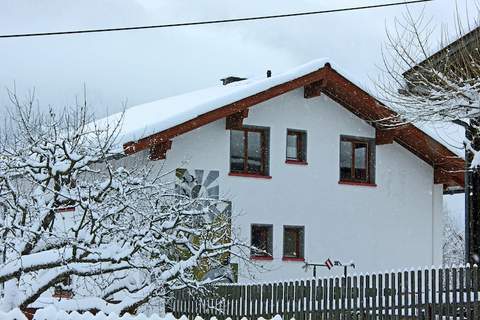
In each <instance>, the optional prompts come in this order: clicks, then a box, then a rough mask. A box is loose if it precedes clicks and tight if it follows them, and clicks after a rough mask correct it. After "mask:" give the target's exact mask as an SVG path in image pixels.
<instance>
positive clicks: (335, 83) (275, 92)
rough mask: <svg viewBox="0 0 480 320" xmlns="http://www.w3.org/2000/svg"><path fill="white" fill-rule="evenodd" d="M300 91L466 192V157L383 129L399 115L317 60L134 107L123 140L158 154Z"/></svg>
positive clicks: (410, 130)
mask: <svg viewBox="0 0 480 320" xmlns="http://www.w3.org/2000/svg"><path fill="white" fill-rule="evenodd" d="M298 88H305V97H306V98H310V97H314V96H318V95H320V94H325V95H327V96H328V97H330V98H331V99H333V100H335V101H337V102H338V103H339V104H341V105H342V106H343V107H345V108H346V109H348V110H349V111H350V112H352V113H354V114H355V115H357V116H358V117H360V118H361V119H363V120H365V121H367V122H369V123H370V124H371V125H372V126H374V127H375V128H376V129H377V130H376V134H377V144H383V143H391V142H393V141H395V142H397V143H398V144H400V145H402V146H403V147H405V148H406V149H407V150H409V151H411V152H412V153H414V154H415V155H417V156H418V157H419V158H420V159H422V160H424V161H426V162H427V163H428V164H430V165H431V166H432V167H433V168H434V170H435V182H436V183H443V184H444V185H446V186H452V187H463V185H464V174H463V170H464V161H463V159H462V158H461V157H459V156H458V155H456V154H455V153H454V152H452V151H451V150H449V149H448V148H447V147H446V146H444V145H443V144H442V143H440V142H438V141H437V140H435V139H433V138H432V137H431V136H430V135H428V134H426V133H425V132H423V131H422V130H420V129H419V128H417V127H415V126H414V125H412V124H406V125H403V126H401V127H398V128H394V129H387V128H385V127H384V126H381V125H380V120H384V119H387V118H392V117H396V115H397V114H396V113H395V112H394V111H392V110H390V109H388V108H387V107H386V106H385V105H383V104H382V103H381V102H380V101H378V100H376V99H375V98H374V97H373V96H372V95H370V94H369V93H367V92H366V91H365V90H363V89H362V88H360V86H358V85H356V84H354V83H353V82H352V81H351V80H350V79H347V78H345V77H344V76H343V75H342V74H340V73H339V72H338V71H336V70H335V69H334V68H332V66H331V64H330V63H328V60H327V59H319V60H314V61H312V62H309V63H307V64H304V65H301V66H299V67H297V68H294V69H292V70H290V71H288V72H285V73H281V74H277V75H273V76H271V77H268V78H267V77H263V78H254V79H247V80H243V81H237V82H233V83H230V84H228V85H219V86H215V87H211V88H208V89H204V90H198V91H194V92H190V93H187V94H183V95H179V96H174V97H170V98H166V99H161V100H158V101H154V102H151V103H146V104H142V105H139V106H134V107H132V108H129V109H127V110H126V111H125V113H124V119H123V125H122V127H121V129H120V132H119V137H118V138H119V139H120V141H121V143H123V147H124V152H125V153H126V154H132V153H135V152H138V151H141V150H144V149H151V150H152V148H156V146H159V145H162V144H170V143H171V139H172V138H174V137H176V136H178V135H181V134H183V133H186V132H189V131H191V130H193V129H196V128H199V127H201V126H203V125H206V124H208V123H211V122H213V121H216V120H220V119H223V118H227V117H230V116H234V115H238V114H239V113H242V112H244V111H246V110H248V108H250V107H252V106H254V105H257V104H259V103H261V102H263V101H266V100H269V99H271V98H274V97H276V96H279V95H281V94H284V93H286V92H289V91H291V90H294V89H298ZM121 116H122V114H115V115H112V116H110V117H107V118H104V119H101V120H98V121H97V125H100V126H105V125H107V124H112V123H114V122H116V121H118V120H119V119H120V118H121ZM244 116H245V115H244ZM167 149H168V147H167ZM164 150H165V149H164Z"/></svg>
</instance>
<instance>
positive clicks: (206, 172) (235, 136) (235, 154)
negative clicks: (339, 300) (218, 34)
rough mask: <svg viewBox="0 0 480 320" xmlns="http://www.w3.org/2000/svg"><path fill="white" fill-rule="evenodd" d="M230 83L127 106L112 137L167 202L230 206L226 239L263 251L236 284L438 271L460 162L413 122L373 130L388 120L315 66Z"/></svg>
mask: <svg viewBox="0 0 480 320" xmlns="http://www.w3.org/2000/svg"><path fill="white" fill-rule="evenodd" d="M226 79H228V78H226ZM230 79H231V80H232V79H233V82H230V81H225V79H224V82H227V83H226V84H225V85H221V84H219V85H218V86H215V87H212V88H208V89H204V90H200V91H195V92H191V93H186V94H183V95H179V96H175V97H171V98H166V99H162V100H159V101H154V102H151V103H147V104H143V105H139V106H135V107H132V108H129V109H127V110H126V112H125V113H124V124H123V127H122V129H121V132H120V133H119V139H120V140H121V141H122V143H123V148H124V153H125V155H126V156H127V157H126V159H132V160H134V161H137V160H146V159H149V161H152V163H153V164H154V166H158V168H162V170H164V172H169V171H170V170H172V172H175V173H176V178H175V179H176V181H177V182H176V187H177V190H178V191H181V192H189V193H191V194H195V195H198V194H204V195H208V196H211V197H219V198H220V199H225V200H229V201H231V203H232V212H233V217H234V219H233V229H234V231H236V232H238V236H239V237H240V238H241V239H243V240H245V241H246V242H248V243H251V244H252V245H254V246H257V247H259V248H262V249H264V250H265V251H267V252H268V253H269V254H261V255H259V254H254V253H252V255H251V257H250V259H251V260H252V261H254V262H256V263H257V264H258V265H260V266H262V267H263V268H261V269H259V268H255V267H252V266H250V265H249V264H247V263H244V262H242V261H235V259H234V258H232V262H237V263H239V265H238V268H239V271H238V276H239V281H241V282H245V281H250V279H252V278H254V279H257V280H264V281H268V280H278V279H292V278H298V277H305V276H306V275H311V270H309V271H308V273H306V271H305V269H304V268H303V267H304V265H305V262H309V263H323V262H324V261H325V260H326V259H327V258H330V259H331V260H332V261H340V262H343V263H349V262H354V263H355V265H356V271H357V272H369V271H379V270H387V269H393V268H394V269H397V268H404V267H412V266H425V265H432V264H433V265H439V264H441V261H442V252H441V251H442V228H443V227H442V195H443V193H444V192H448V191H455V190H461V189H462V188H463V186H464V175H463V166H464V161H463V160H462V159H461V158H459V157H458V156H456V155H455V154H454V153H452V152H451V151H450V150H448V149H447V148H446V147H445V146H443V145H442V144H441V143H439V142H438V141H436V140H434V139H433V138H431V137H430V136H429V135H427V134H425V133H424V132H422V131H421V130H420V129H418V128H416V127H415V126H414V125H411V124H407V125H404V126H401V127H396V128H389V127H385V126H382V125H380V123H381V122H379V120H382V119H386V118H388V117H391V116H394V115H395V113H394V112H393V111H391V110H390V109H388V108H387V107H386V106H384V105H383V104H382V103H381V102H379V101H377V100H376V99H375V98H374V97H372V96H371V95H370V94H369V93H368V92H366V91H365V90H363V89H361V88H360V87H359V86H358V85H356V84H355V83H354V82H352V81H351V80H349V79H348V78H346V77H345V75H344V73H343V72H339V71H338V70H337V67H336V66H335V65H333V66H332V65H331V64H330V63H329V62H328V61H327V60H323V59H320V60H315V61H312V62H310V63H307V64H305V65H302V66H300V67H297V68H295V69H293V70H290V71H288V72H285V73H281V74H275V73H273V74H272V72H268V73H267V75H266V76H264V77H260V78H255V79H246V80H241V79H234V78H230ZM119 117H121V115H119V114H117V115H112V116H110V117H108V118H106V119H103V120H100V122H101V123H102V122H103V123H104V122H109V121H115V120H116V119H119ZM172 178H173V177H172ZM172 180H173V179H172ZM342 272H343V269H340V268H339V269H336V268H334V269H332V270H331V271H329V270H327V269H326V268H322V269H321V270H318V272H317V273H318V274H319V275H335V274H339V273H342Z"/></svg>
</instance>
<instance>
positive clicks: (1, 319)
mask: <svg viewBox="0 0 480 320" xmlns="http://www.w3.org/2000/svg"><path fill="white" fill-rule="evenodd" d="M27 319H28V317H26V316H25V315H24V314H23V313H22V311H20V309H14V310H12V311H10V312H2V311H0V320H27ZM33 320H177V319H176V318H174V317H173V316H172V315H171V314H168V315H166V316H164V317H161V316H159V315H152V316H146V315H144V314H139V315H130V314H125V315H123V316H119V315H116V314H115V313H111V314H108V315H106V314H105V313H103V312H99V313H96V314H92V313H90V312H85V313H78V312H68V313H67V312H65V311H61V310H57V309H55V308H53V307H51V308H45V309H39V310H37V311H36V312H35V315H34V316H33ZM178 320H187V318H186V317H185V316H183V317H179V319H178ZM197 320H202V319H201V318H198V319H197Z"/></svg>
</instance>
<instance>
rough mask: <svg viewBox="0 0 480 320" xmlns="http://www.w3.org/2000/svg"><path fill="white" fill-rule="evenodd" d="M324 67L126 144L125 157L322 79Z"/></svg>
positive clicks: (327, 66)
mask: <svg viewBox="0 0 480 320" xmlns="http://www.w3.org/2000/svg"><path fill="white" fill-rule="evenodd" d="M325 66H326V68H325V67H324V68H322V69H319V70H317V71H314V72H311V73H309V74H307V75H304V76H302V77H299V78H297V79H294V80H291V81H288V82H285V83H282V84H280V85H277V86H274V87H272V88H270V89H267V90H265V91H262V92H259V93H257V94H254V95H252V96H249V97H246V98H244V99H241V100H239V101H236V102H234V103H231V104H228V105H226V106H223V107H220V108H217V109H215V110H212V111H209V112H207V113H204V114H202V115H200V116H198V117H196V118H194V119H191V120H189V121H186V122H184V123H181V124H179V125H176V126H174V127H172V128H169V129H167V130H164V131H161V132H158V133H155V134H152V135H150V136H148V137H145V138H142V139H140V140H138V141H136V142H128V143H126V144H124V146H123V147H124V151H125V153H126V154H127V155H129V154H133V153H136V152H139V151H141V150H144V149H147V148H149V147H150V146H152V145H155V144H157V143H159V142H164V141H167V140H169V139H172V138H174V137H176V136H179V135H181V134H183V133H186V132H189V131H191V130H194V129H196V128H199V127H201V126H203V125H206V124H208V123H210V122H213V121H216V120H220V119H222V118H225V117H227V116H230V115H232V114H235V113H238V112H240V111H242V110H244V109H247V108H249V107H251V106H254V105H256V104H259V103H261V102H264V101H267V100H269V99H272V98H274V97H276V96H279V95H282V94H284V93H286V92H289V91H291V90H294V89H298V88H301V87H304V86H306V85H308V84H310V83H312V82H315V81H318V80H320V79H322V77H324V75H325V73H326V70H327V69H328V68H329V64H326V65H325Z"/></svg>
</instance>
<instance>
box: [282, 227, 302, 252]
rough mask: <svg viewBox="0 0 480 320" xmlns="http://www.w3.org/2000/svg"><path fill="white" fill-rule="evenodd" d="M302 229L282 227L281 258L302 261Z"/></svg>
mask: <svg viewBox="0 0 480 320" xmlns="http://www.w3.org/2000/svg"><path fill="white" fill-rule="evenodd" d="M303 247H304V227H298V226H284V227H283V258H284V259H303V258H304V252H303Z"/></svg>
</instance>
